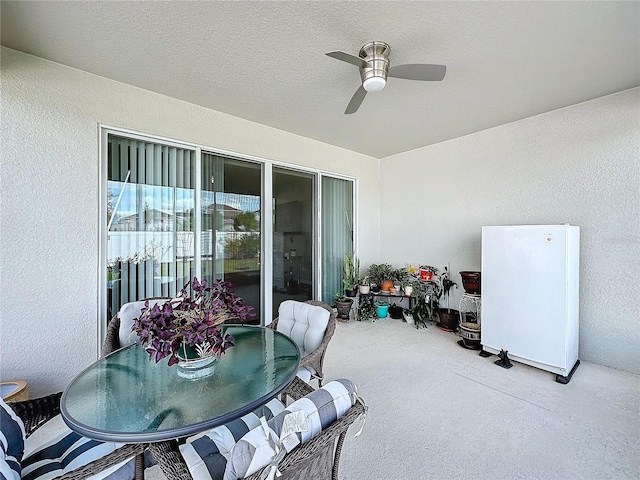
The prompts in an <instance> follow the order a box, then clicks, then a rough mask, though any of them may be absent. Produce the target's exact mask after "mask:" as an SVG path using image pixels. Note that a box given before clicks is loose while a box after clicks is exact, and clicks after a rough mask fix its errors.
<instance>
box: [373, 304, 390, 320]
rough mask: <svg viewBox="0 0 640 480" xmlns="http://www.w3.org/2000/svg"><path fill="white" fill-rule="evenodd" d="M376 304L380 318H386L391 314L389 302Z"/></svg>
mask: <svg viewBox="0 0 640 480" xmlns="http://www.w3.org/2000/svg"><path fill="white" fill-rule="evenodd" d="M374 306H375V307H376V315H377V316H378V318H385V317H386V316H387V315H388V314H389V303H388V302H375V303H374Z"/></svg>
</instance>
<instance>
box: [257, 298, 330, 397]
mask: <svg viewBox="0 0 640 480" xmlns="http://www.w3.org/2000/svg"><path fill="white" fill-rule="evenodd" d="M268 327H269V328H272V329H274V330H277V331H279V332H281V333H284V334H285V335H287V336H289V337H290V338H291V339H292V340H293V341H294V342H296V344H297V345H298V347H299V348H300V355H301V356H302V359H301V360H300V369H299V370H298V376H299V377H300V378H302V379H303V380H304V381H306V382H307V383H308V382H309V381H310V380H311V379H312V378H315V379H316V380H317V381H318V386H319V387H322V380H323V378H324V372H323V371H322V366H323V364H324V355H325V353H326V351H327V346H328V345H329V340H331V337H332V336H333V332H334V331H335V329H336V315H335V313H334V312H333V309H332V308H331V307H330V306H329V305H327V304H326V303H324V302H319V301H317V300H307V301H306V302H297V301H294V300H285V301H284V302H282V303H281V304H280V308H279V310H278V317H277V318H275V319H274V320H273V322H271V324H269V325H268Z"/></svg>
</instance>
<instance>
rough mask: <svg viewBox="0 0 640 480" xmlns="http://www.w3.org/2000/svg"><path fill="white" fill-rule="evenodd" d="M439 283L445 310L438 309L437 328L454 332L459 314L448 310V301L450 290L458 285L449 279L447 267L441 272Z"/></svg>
mask: <svg viewBox="0 0 640 480" xmlns="http://www.w3.org/2000/svg"><path fill="white" fill-rule="evenodd" d="M439 283H440V295H442V296H444V297H445V298H446V301H447V308H446V309H445V308H440V309H439V310H438V317H439V318H440V322H439V323H438V326H439V327H441V328H443V329H445V330H451V331H456V330H457V329H458V320H459V318H460V317H459V312H458V310H456V309H454V308H450V306H449V300H450V293H451V289H452V288H453V287H456V288H457V287H458V284H457V283H456V282H454V281H452V280H451V279H450V278H449V269H448V268H447V267H444V272H442V274H441V275H440V277H439ZM440 295H439V296H438V299H439V298H440Z"/></svg>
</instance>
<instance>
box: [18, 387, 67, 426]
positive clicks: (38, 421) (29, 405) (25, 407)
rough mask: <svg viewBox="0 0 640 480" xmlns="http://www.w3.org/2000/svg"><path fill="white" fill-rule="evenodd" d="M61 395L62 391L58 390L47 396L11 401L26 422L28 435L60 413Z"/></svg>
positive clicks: (23, 421)
mask: <svg viewBox="0 0 640 480" xmlns="http://www.w3.org/2000/svg"><path fill="white" fill-rule="evenodd" d="M61 396H62V392H58V393H54V394H52V395H48V396H46V397H40V398H33V399H31V400H23V401H21V402H11V403H9V406H10V407H11V408H12V409H13V411H14V412H16V415H18V416H19V417H20V419H21V420H22V423H24V430H25V433H26V436H27V437H28V436H29V435H31V434H32V433H33V432H34V431H35V430H36V429H37V428H38V427H40V426H41V425H42V424H44V423H45V422H47V421H48V420H51V419H52V418H53V417H55V416H56V415H58V414H59V413H60V397H61Z"/></svg>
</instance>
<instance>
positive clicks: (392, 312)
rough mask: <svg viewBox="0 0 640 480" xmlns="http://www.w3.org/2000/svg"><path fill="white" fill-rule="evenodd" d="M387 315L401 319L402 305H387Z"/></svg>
mask: <svg viewBox="0 0 640 480" xmlns="http://www.w3.org/2000/svg"><path fill="white" fill-rule="evenodd" d="M389 316H390V317H391V318H395V319H396V320H399V319H402V307H400V306H398V305H391V306H390V307H389Z"/></svg>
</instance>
